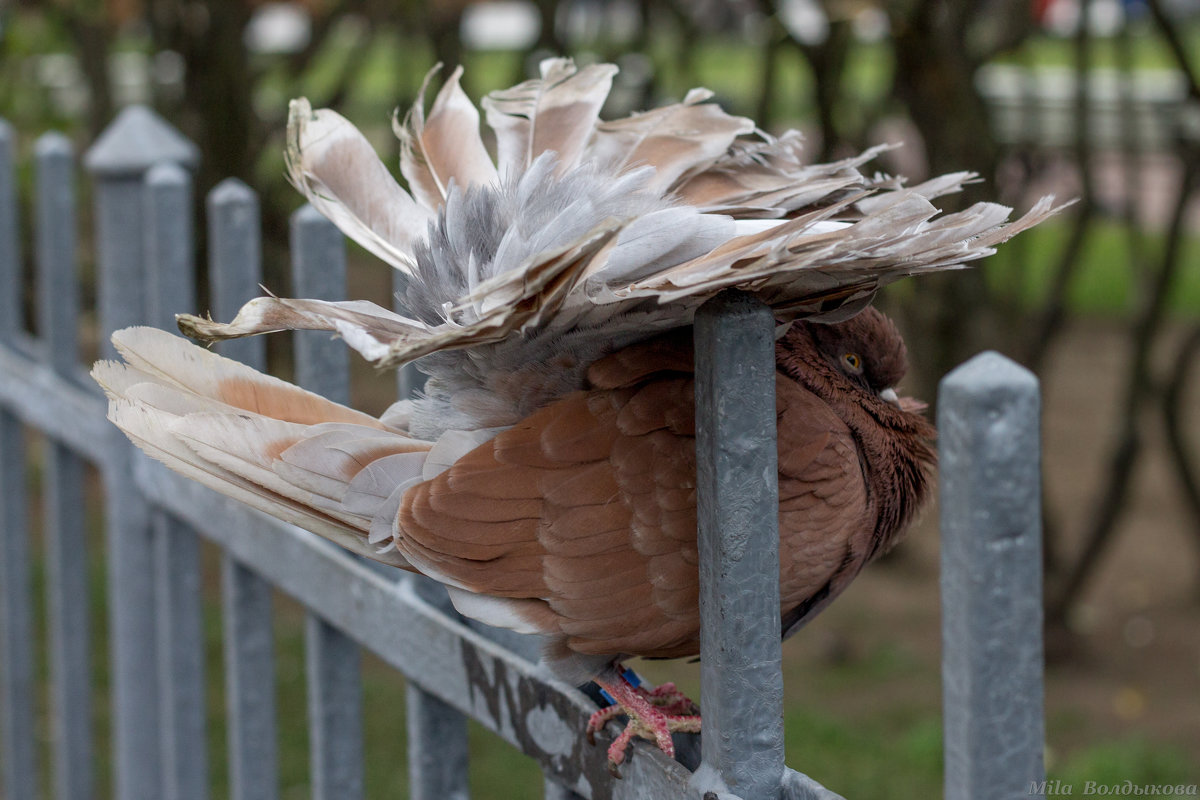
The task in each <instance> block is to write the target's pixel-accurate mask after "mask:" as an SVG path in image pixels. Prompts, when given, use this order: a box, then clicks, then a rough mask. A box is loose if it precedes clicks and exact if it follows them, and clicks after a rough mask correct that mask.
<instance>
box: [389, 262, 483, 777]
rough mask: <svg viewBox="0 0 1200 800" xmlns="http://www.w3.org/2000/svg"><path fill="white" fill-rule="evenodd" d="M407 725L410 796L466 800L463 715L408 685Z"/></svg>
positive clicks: (399, 293) (412, 373)
mask: <svg viewBox="0 0 1200 800" xmlns="http://www.w3.org/2000/svg"><path fill="white" fill-rule="evenodd" d="M407 285H408V283H407V279H406V278H405V276H404V275H402V274H401V273H400V272H399V270H397V271H396V272H394V273H393V276H392V291H393V295H394V297H393V300H394V303H393V306H394V307H396V308H397V310H401V311H402V310H403V306H404V304H403V302H402V301H401V298H403V297H404V293H405V290H406V287H407ZM423 384H424V376H423V375H421V373H420V372H418V371H417V368H416V366H415V365H414V364H411V363H410V364H405V365H404V366H402V367H400V369H398V370H397V371H396V389H397V394H398V396H399V397H400V398H401V399H402V400H407V399H409V398H411V397H413V396H414V395H415V394H416V393H417V391H418V390H420V388H421V387H422V385H423ZM399 579H400V580H408V581H413V582H414V583H413V586H414V588H415V589H416V591H417V594H419V595H420V596H421V597H422V598H424V599H425V600H426V601H427V602H429V603H430V604H431V605H433V606H435V607H437V608H439V609H441V610H442V611H445V612H446V613H447V614H450V615H451V616H453V617H455V618H457V617H458V611H456V610H455V608H454V606H453V604H451V602H450V597H449V596H448V595H447V594H446V589H445V587H443V586H442V585H441V584H439V583H437V582H435V581H431V580H429V579H428V578H425V577H424V576H421V575H402V576H401V577H400V578H399ZM404 706H405V717H406V725H407V727H408V785H409V789H408V791H409V796H410V797H411V798H412V800H438V798H449V800H467V798H469V797H470V796H471V789H470V786H469V782H468V780H467V764H468V762H469V761H470V749H469V747H468V745H467V718H466V717H465V716H464V715H463V714H462V713H461V712H459V711H457V710H455V709H454V708H452V707H450V706H449V705H447V704H446V703H445V702H443V701H442V700H440V699H438V698H437V697H434V696H433V695H431V694H429V693H427V692H425V691H423V690H422V689H421V688H420V687H418V686H414V685H413V684H412V683H409V684H408V686H407V687H406V688H405V692H404Z"/></svg>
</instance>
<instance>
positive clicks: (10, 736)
mask: <svg viewBox="0 0 1200 800" xmlns="http://www.w3.org/2000/svg"><path fill="white" fill-rule="evenodd" d="M15 146H16V139H15V137H14V136H13V130H12V127H10V126H9V124H8V123H7V122H5V121H4V120H0V347H2V346H4V345H7V344H11V343H12V342H13V341H14V340H15V339H16V338H17V336H18V335H19V334H20V332H21V330H22V324H21V320H22V317H23V313H22V308H21V284H22V282H21V260H20V252H19V251H18V248H17V188H16V186H17V182H16V170H15V168H14V167H15V164H14V158H13V150H14V148H15ZM27 496H28V490H27V488H26V483H25V437H24V433H23V431H22V429H21V423H20V421H19V420H18V419H17V418H16V417H15V416H14V415H12V414H10V413H9V412H8V411H7V410H5V409H3V408H0V769H3V771H4V772H3V775H4V782H3V783H2V784H0V788H2V789H3V791H2V792H0V794H3V795H4V796H5V797H7V798H9V800H34V798H36V797H37V796H38V771H37V741H36V740H35V739H34V737H32V736H30V735H29V732H30V731H32V730H35V728H34V724H35V716H34V703H33V698H34V682H33V662H34V658H33V609H32V605H31V592H32V588H31V586H30V579H29V568H30V563H31V562H30V553H29V518H28V509H27V508H26V506H25V501H26V497H27Z"/></svg>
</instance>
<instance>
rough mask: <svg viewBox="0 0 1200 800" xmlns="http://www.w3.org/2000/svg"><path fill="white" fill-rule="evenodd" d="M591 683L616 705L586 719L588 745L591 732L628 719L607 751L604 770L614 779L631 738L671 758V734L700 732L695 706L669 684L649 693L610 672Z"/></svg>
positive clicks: (592, 734)
mask: <svg viewBox="0 0 1200 800" xmlns="http://www.w3.org/2000/svg"><path fill="white" fill-rule="evenodd" d="M594 680H595V682H596V684H597V685H599V686H600V687H601V688H602V689H604V690H605V691H606V692H608V694H609V696H610V697H612V698H613V699H614V700H615V701H616V703H615V704H614V705H611V706H608V707H607V708H602V709H599V710H598V711H596V712H595V713H593V714H592V716H591V717H590V718H589V719H588V725H587V737H588V743H589V744H593V745H594V744H595V732H596V731H599V730H601V729H602V728H603V727H604V726H605V725H606V724H608V722H609V721H611V720H612V719H613V718H614V717H617V716H619V715H621V714H624V715H625V716H626V717H628V718H629V721H628V722H627V723H626V725H625V728H624V730H622V731H621V734H620V735H619V736H618V737H617V738H616V739H614V740H613V742H612V744H610V745H609V747H608V770H609V772H611V773H612V774H613V776H614V777H617V778H619V777H621V773H620V771H619V770H618V765H620V764H621V763H623V762H624V761H625V753H626V751H627V750H628V748H629V744H630V742H631V741H632V740H633V737H634V736H640V737H642V738H643V739H648V740H650V741H652V742H654V744H655V745H656V746H657V747H658V749H659V750H662V751H663V753H665V754H666V755H667V756H668V757H670V758H674V757H675V743H674V742H673V741H671V733H672V732H674V731H683V732H697V731H699V730H700V716H699V715H698V714H697V713H696V711H697V709H696V705H695V703H693V702H692V701H691V700H690V699H688V697H687V696H686V695H684V694H683V693H682V692H680V691H679V690H678V689H677V688H676V687H675V684H673V683H664V684H663V685H662V686H658V687H656V688H654V689H649V690H647V689H645V688H643V687H636V688H635V687H633V686H631V685H630V684H629V682H628V681H627V680H626V679H625V678H624V677H623V676H622V675H620V674H619V673H612V672H610V673H608V674H606V675H603V676H601V677H597V678H595V679H594Z"/></svg>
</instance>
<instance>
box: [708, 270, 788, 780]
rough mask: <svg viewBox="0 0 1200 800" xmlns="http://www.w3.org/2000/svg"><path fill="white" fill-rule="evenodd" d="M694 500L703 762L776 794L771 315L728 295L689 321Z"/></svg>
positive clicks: (779, 738) (779, 722) (778, 729)
mask: <svg viewBox="0 0 1200 800" xmlns="http://www.w3.org/2000/svg"><path fill="white" fill-rule="evenodd" d="M695 340H696V472H697V474H696V496H697V505H698V517H699V526H700V530H699V548H700V619H701V623H700V665H701V666H700V680H701V689H700V692H701V693H700V707H701V708H702V709H703V711H704V731H703V734H702V753H703V759H704V764H705V765H707V766H708V767H709V768H710V769H712V770H714V771H715V772H716V773H717V775H719V777H720V779H721V781H723V783H724V785H725V786H726V787H727V789H728V791H731V792H734V793H736V794H738V795H740V796H742V797H744V798H746V800H760V798H763V799H765V798H771V800H775V798H778V797H779V793H780V782H781V781H782V779H783V674H782V671H781V663H782V655H781V651H780V639H779V631H780V620H779V486H778V474H779V473H778V466H777V454H776V445H775V320H774V317H773V316H772V314H771V310H770V309H769V308H768V307H767V306H766V305H764V304H763V303H761V302H759V301H758V300H755V299H754V298H753V297H751V296H749V295H746V294H742V293H740V292H726V293H725V294H722V295H719V296H718V297H716V298H714V299H713V300H711V301H709V302H708V303H706V304H705V305H704V306H702V307H701V309H700V310H699V312H697V314H696V328H695Z"/></svg>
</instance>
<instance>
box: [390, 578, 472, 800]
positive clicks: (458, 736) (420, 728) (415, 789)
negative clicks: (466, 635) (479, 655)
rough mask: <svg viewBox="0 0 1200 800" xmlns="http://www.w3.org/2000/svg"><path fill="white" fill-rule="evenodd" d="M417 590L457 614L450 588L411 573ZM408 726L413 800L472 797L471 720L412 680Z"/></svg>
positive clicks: (406, 696)
mask: <svg viewBox="0 0 1200 800" xmlns="http://www.w3.org/2000/svg"><path fill="white" fill-rule="evenodd" d="M405 580H409V581H412V583H413V587H414V588H415V589H416V592H417V594H419V595H420V596H421V598H422V599H423V600H425V601H426V602H427V603H429V604H430V605H432V606H434V607H436V608H439V609H441V610H442V611H444V612H446V613H447V614H449V615H451V616H452V617H457V616H458V612H457V611H455V610H454V606H453V605H452V604H451V603H450V597H449V595H447V594H446V588H445V587H444V586H442V585H441V584H440V583H437V582H436V581H433V580H430V579H429V578H426V577H424V576H423V575H408V576H405ZM404 707H405V716H406V723H407V726H408V787H409V789H408V791H409V796H410V797H411V798H412V800H441V798H446V800H467V798H469V797H470V796H471V790H470V786H469V782H468V780H467V763H468V761H469V759H470V753H469V750H468V747H467V718H466V716H464V715H463V714H462V712H460V711H458V710H457V709H455V708H453V707H451V706H450V705H448V704H447V703H445V702H444V701H442V700H440V699H439V698H437V697H435V696H434V695H432V694H430V693H428V692H426V691H424V690H423V689H421V688H420V687H418V686H415V685H413V683H412V682H411V681H410V682H409V683H408V685H407V686H406V687H405V690H404Z"/></svg>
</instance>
